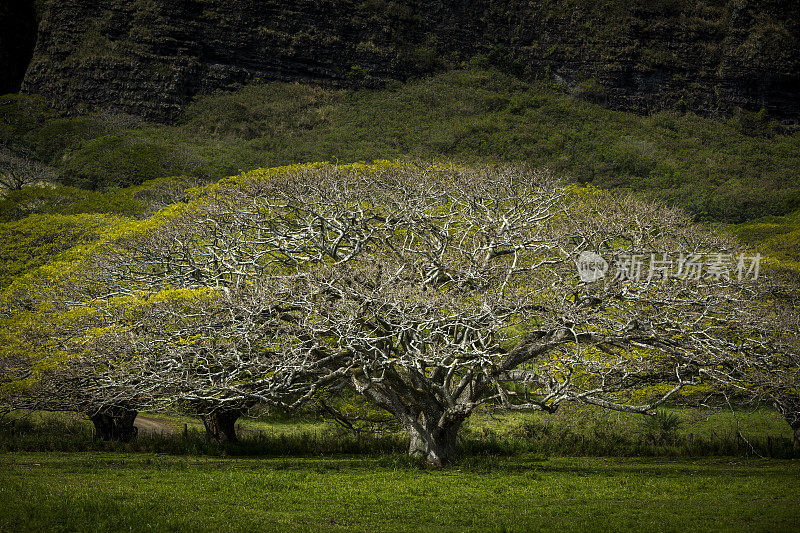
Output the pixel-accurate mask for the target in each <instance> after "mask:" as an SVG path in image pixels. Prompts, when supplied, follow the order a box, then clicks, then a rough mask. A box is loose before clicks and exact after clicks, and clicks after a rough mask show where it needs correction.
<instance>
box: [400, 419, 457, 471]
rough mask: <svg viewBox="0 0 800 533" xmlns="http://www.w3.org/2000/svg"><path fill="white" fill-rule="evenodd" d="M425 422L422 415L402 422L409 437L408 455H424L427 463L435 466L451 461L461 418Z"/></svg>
mask: <svg viewBox="0 0 800 533" xmlns="http://www.w3.org/2000/svg"><path fill="white" fill-rule="evenodd" d="M426 422H427V421H426V420H425V417H424V416H421V417H420V418H419V419H417V420H407V421H405V422H404V425H405V428H406V431H407V432H408V435H409V437H410V438H411V442H410V443H409V446H408V453H409V455H411V456H413V457H424V458H425V461H426V462H427V463H428V464H429V465H431V466H436V467H441V466H444V465H446V464H447V463H450V462H452V461H453V460H454V459H455V457H456V437H457V436H458V429H459V428H460V427H461V423H462V422H463V419H458V420H451V421H448V422H445V423H440V421H439V420H431V421H430V423H426Z"/></svg>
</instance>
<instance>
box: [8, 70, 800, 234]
mask: <svg viewBox="0 0 800 533" xmlns="http://www.w3.org/2000/svg"><path fill="white" fill-rule="evenodd" d="M0 141H4V142H7V143H10V142H13V143H16V144H20V145H24V146H26V147H29V148H30V149H31V150H33V152H34V154H35V157H36V158H37V159H39V160H41V161H42V162H45V163H48V164H51V165H53V166H56V167H57V168H58V169H59V172H60V175H61V182H62V184H64V185H72V186H79V187H83V188H90V189H94V190H102V189H107V188H109V187H126V186H130V185H136V184H139V183H141V182H143V181H145V180H148V179H153V178H158V177H165V176H173V175H176V174H184V175H190V176H196V177H199V178H204V179H209V180H215V179H219V178H222V177H224V176H227V175H231V174H236V173H237V172H239V171H240V170H248V169H251V168H256V167H270V166H277V165H284V164H291V163H298V162H306V161H324V160H329V161H342V162H350V161H359V160H362V161H363V160H373V159H379V158H392V157H400V156H414V157H421V158H425V159H432V158H441V159H452V160H459V161H467V162H508V161H526V162H528V163H530V164H532V165H534V166H537V167H545V166H547V167H550V168H552V169H554V170H556V171H557V172H559V173H561V174H564V175H565V176H567V177H569V178H571V179H574V180H577V181H581V182H590V183H592V184H594V185H596V186H598V187H603V188H605V187H614V188H625V189H629V190H633V191H637V192H641V193H643V194H648V195H651V196H653V197H655V198H658V199H662V200H665V201H667V202H669V203H672V204H676V205H681V206H683V207H685V208H686V209H688V210H689V211H691V212H692V213H694V214H696V215H697V216H698V217H699V218H701V219H704V220H714V221H725V222H742V221H745V220H749V219H753V218H757V217H761V216H766V215H784V214H786V213H789V212H790V211H792V210H794V209H797V208H798V207H800V184H798V182H797V180H796V175H795V172H796V170H795V169H797V168H798V167H800V155H798V154H800V133H797V132H794V133H792V132H787V131H785V130H784V129H782V128H781V127H779V126H778V125H777V124H776V123H774V122H772V121H770V119H769V117H768V116H766V115H765V114H763V113H760V114H759V113H756V114H753V113H748V112H744V111H741V112H739V113H738V114H736V115H735V116H734V117H732V118H731V119H729V120H728V121H726V122H719V121H715V120H712V119H706V118H701V117H699V116H697V115H694V114H691V113H686V114H681V113H677V112H661V113H657V114H655V115H652V116H649V117H641V116H637V115H632V114H628V113H622V112H615V111H609V110H607V109H604V108H603V107H601V106H599V105H596V104H593V103H590V102H587V101H585V100H582V99H581V98H579V97H576V96H573V95H571V94H569V93H567V92H564V91H562V90H560V89H559V88H557V87H553V86H542V85H534V84H529V83H524V82H521V81H519V80H517V79H515V78H512V77H509V76H506V75H504V74H501V73H499V72H497V71H486V70H463V71H453V72H449V73H445V74H441V75H438V76H435V77H432V78H427V79H424V80H420V81H416V82H412V83H409V84H406V85H397V86H393V87H390V88H388V89H384V90H378V91H367V90H362V91H347V90H333V89H323V88H319V87H314V86H308V85H299V84H283V83H275V84H267V85H252V86H247V87H244V88H242V89H241V90H238V91H234V92H230V93H222V94H218V95H215V96H208V97H204V98H200V99H198V100H197V101H196V102H195V103H193V104H192V105H190V106H189V107H188V108H187V109H186V110H185V113H184V116H183V119H182V122H181V124H180V125H178V126H154V125H149V124H145V123H141V122H139V121H137V120H136V119H133V118H130V117H119V116H107V115H89V116H82V117H72V118H65V117H60V116H57V115H56V114H55V113H54V112H53V111H52V110H51V109H49V108H48V107H47V106H46V105H45V104H44V103H43V102H42V101H40V100H38V99H36V98H30V97H20V96H6V97H4V98H3V99H2V100H0ZM67 194H69V193H68V192H67ZM99 203H100V205H97V206H95V207H94V208H92V207H87V209H103V207H102V203H103V202H99ZM110 209H113V207H112V208H110ZM0 216H2V217H3V218H6V219H7V218H9V214H7V208H6V209H0ZM12 216H19V214H18V213H17V214H15V215H12Z"/></svg>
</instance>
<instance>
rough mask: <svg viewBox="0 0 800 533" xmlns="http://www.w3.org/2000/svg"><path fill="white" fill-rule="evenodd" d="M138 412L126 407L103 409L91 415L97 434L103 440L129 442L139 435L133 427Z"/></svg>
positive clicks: (90, 418)
mask: <svg viewBox="0 0 800 533" xmlns="http://www.w3.org/2000/svg"><path fill="white" fill-rule="evenodd" d="M136 415H137V412H136V410H134V409H127V408H124V407H103V408H100V409H99V410H97V411H96V412H94V413H93V414H90V415H89V420H91V421H92V423H93V424H94V429H95V433H96V434H97V436H98V437H100V438H101V439H103V440H118V441H122V442H128V441H130V440H131V439H133V438H134V437H135V436H136V434H137V433H138V431H139V430H138V428H137V427H136V426H134V425H133V422H134V420H136Z"/></svg>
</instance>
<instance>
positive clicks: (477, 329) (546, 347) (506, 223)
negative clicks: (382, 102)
mask: <svg viewBox="0 0 800 533" xmlns="http://www.w3.org/2000/svg"><path fill="white" fill-rule="evenodd" d="M739 253H740V250H739V249H738V248H737V247H736V245H735V244H734V243H732V242H730V241H728V240H726V239H724V238H722V237H719V236H717V235H715V234H713V233H710V232H708V231H705V230H703V229H702V228H699V227H696V226H694V225H693V224H692V223H691V220H690V219H689V217H688V216H687V215H685V214H684V213H682V212H681V211H679V210H675V209H665V208H661V207H658V206H655V205H652V204H649V203H646V202H642V201H638V200H635V199H633V198H630V197H627V196H618V195H612V194H608V193H603V192H599V191H596V190H592V189H582V188H574V187H565V186H563V185H561V184H560V183H559V182H558V181H557V180H555V179H553V178H552V177H550V176H549V175H547V174H545V173H541V172H534V171H530V170H526V169H518V168H482V169H472V170H470V169H465V168H460V167H453V166H426V165H415V164H404V163H379V164H376V165H370V166H365V165H353V166H346V167H337V166H332V165H309V166H300V167H291V168H286V169H277V170H276V169H273V170H270V171H257V172H253V173H250V174H247V175H243V176H240V177H237V178H232V179H229V180H224V181H223V182H221V183H219V184H217V185H214V186H212V187H209V188H206V189H204V190H202V191H199V192H197V193H196V197H195V198H194V200H193V201H192V202H191V203H190V204H189V205H188V206H187V207H186V208H185V209H182V210H181V211H180V213H177V214H174V216H171V217H169V218H168V219H166V220H165V221H163V223H159V224H155V225H151V227H149V228H148V229H146V230H144V231H141V232H137V233H135V234H132V235H129V236H127V237H125V238H122V239H117V240H116V241H115V242H113V243H111V244H110V245H109V246H108V247H107V248H106V249H105V250H104V251H103V252H102V253H98V254H96V255H95V256H94V258H93V260H92V261H90V262H89V263H88V264H87V266H86V268H85V269H84V278H83V279H82V281H76V283H75V287H76V291H77V293H78V294H79V296H76V297H75V300H76V301H84V302H92V304H91V305H93V306H95V307H97V305H98V302H101V304H100V307H102V306H106V308H115V309H118V310H119V309H124V306H122V307H120V306H117V305H116V304H114V305H109V302H112V301H113V300H114V299H115V298H116V299H119V298H121V297H128V298H130V297H134V296H135V298H136V299H138V300H141V299H144V300H148V299H149V300H151V301H154V302H163V301H164V299H163V298H159V297H158V295H159V294H162V293H164V292H165V291H190V292H192V293H193V294H194V293H198V292H197V291H199V293H202V294H204V295H205V296H204V297H203V298H202V301H203V302H205V303H203V304H202V305H201V306H200V307H197V308H196V311H195V312H190V311H188V310H183V311H181V312H180V313H178V314H175V313H174V312H173V315H172V318H169V319H166V320H165V317H166V316H169V315H168V314H165V313H164V310H163V308H162V307H159V305H144V306H137V307H136V309H137V310H138V311H137V312H141V313H143V316H145V317H146V318H144V319H142V320H144V322H141V324H139V325H137V324H138V323H137V322H135V321H134V322H130V321H127V322H126V321H125V320H121V319H120V315H119V313H120V312H123V313H124V312H126V311H117V312H113V313H106V315H105V320H107V321H108V328H109V329H108V330H106V334H104V335H98V334H96V333H97V331H98V330H97V328H95V329H93V330H92V331H93V332H94V334H93V339H94V340H93V342H94V349H93V353H95V354H100V356H101V357H106V358H111V357H114V358H115V360H120V358H119V353H120V349H121V347H122V346H128V347H130V349H132V350H135V351H136V353H137V354H139V357H130V358H127V359H126V360H128V361H139V362H141V361H145V360H148V359H147V358H145V357H142V356H143V354H148V357H149V358H150V359H149V360H152V361H154V364H153V366H151V367H150V370H148V372H150V373H149V374H148V375H149V377H148V379H149V380H151V381H153V382H158V383H160V384H161V385H159V389H160V390H159V392H158V394H167V395H168V396H169V395H172V397H173V398H180V399H182V400H185V399H190V400H209V399H216V400H223V401H226V402H236V401H239V402H251V401H268V402H281V401H286V400H285V399H286V398H290V399H291V401H292V402H297V401H301V400H303V399H307V398H309V397H311V396H313V395H314V394H315V393H317V392H319V391H320V390H323V389H325V388H326V387H328V386H333V385H338V384H340V383H341V382H342V381H343V380H344V381H347V382H349V383H350V384H352V385H353V386H354V387H355V389H356V390H357V391H358V392H359V393H361V394H363V395H364V396H365V397H366V398H367V399H369V400H370V401H372V402H373V403H375V404H376V405H378V406H380V407H381V408H383V409H385V410H386V411H388V412H389V413H391V414H392V415H393V416H394V417H396V418H397V420H398V421H399V422H400V423H401V424H402V425H403V426H404V427H405V429H406V430H407V432H408V434H409V436H410V448H409V451H410V453H412V454H415V455H421V456H423V457H425V458H426V460H427V461H428V462H430V463H432V464H442V463H445V462H447V461H449V460H451V459H452V457H453V455H454V453H455V444H456V435H457V432H458V429H459V427H460V426H461V424H462V422H463V421H464V420H465V419H466V418H467V417H468V416H469V415H470V414H471V413H472V411H473V410H474V409H475V408H476V407H477V406H479V405H480V404H482V403H486V402H495V403H499V404H501V405H503V406H505V407H507V408H511V409H534V410H543V411H548V412H552V411H555V410H556V409H557V408H558V407H559V405H561V404H563V403H565V402H582V403H589V404H594V405H599V406H601V407H605V408H609V409H616V410H622V411H629V412H639V413H648V412H652V410H653V409H654V408H655V407H657V406H658V405H660V404H661V403H663V402H664V401H666V400H667V399H668V398H670V397H671V396H672V395H673V394H675V393H677V392H679V391H680V390H681V389H682V388H683V387H685V386H686V385H689V384H695V383H698V382H699V381H700V380H701V379H702V377H703V372H702V371H703V370H704V369H707V368H708V367H709V365H714V364H715V363H716V362H717V360H718V359H719V358H722V357H733V356H735V357H742V358H747V357H758V356H759V354H763V353H765V350H768V348H769V346H770V342H771V337H770V335H771V333H770V331H768V330H767V329H765V328H763V327H761V324H759V323H758V322H756V321H753V320H752V319H750V318H748V317H750V316H751V315H750V314H749V313H748V308H749V307H750V306H752V305H757V303H756V300H755V299H754V298H753V297H752V294H751V292H750V291H751V287H750V286H751V285H752V283H751V282H750V281H749V280H748V277H752V276H753V274H754V273H755V272H754V271H753V269H752V267H753V261H749V262H748V261H745V260H744V258H743V257H742V256H740V255H739ZM576 258H579V259H580V260H581V261H582V262H581V266H582V268H584V269H585V270H584V272H582V273H581V272H579V270H578V267H576ZM587 262H588V263H589V264H587ZM586 269H588V270H586ZM704 269H705V270H704ZM579 274H584V276H581V275H579ZM586 274H589V276H588V277H586ZM601 274H605V275H601ZM78 289H79V290H78ZM199 293H198V294H199ZM117 301H119V300H117ZM198 301H199V300H198ZM209 302H210V303H209ZM183 303H185V302H183ZM183 303H182V304H181V305H183ZM753 316H754V315H753ZM156 323H160V324H162V325H161V326H160V327H153V326H152V324H156ZM145 324H150V325H149V326H145ZM114 339H116V340H114ZM119 339H125V341H124V342H119ZM130 364H131V365H132V366H131V367H130V370H129V372H130V373H131V375H136V374H137V373H140V372H141V371H142V365H141V363H135V364H134V363H130ZM137 365H138V366H137ZM153 369H156V371H155V372H153V371H152V370H153ZM176 376H182V377H176ZM165 383H177V384H179V385H180V386H176V387H173V388H172V389H170V388H169V387H165V386H164V384H165ZM181 387H183V388H181ZM145 389H146V388H145Z"/></svg>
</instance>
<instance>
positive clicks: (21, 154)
mask: <svg viewBox="0 0 800 533" xmlns="http://www.w3.org/2000/svg"><path fill="white" fill-rule="evenodd" d="M57 176H58V174H57V172H56V170H55V169H54V168H52V167H49V166H47V165H44V164H42V163H39V162H38V161H35V160H34V159H33V158H32V155H31V153H30V151H29V150H27V149H24V148H18V147H16V148H15V147H10V146H8V145H2V146H0V186H2V187H3V188H5V189H6V190H9V191H17V190H20V189H22V188H23V187H25V186H26V185H31V184H33V183H37V182H45V183H52V182H54V181H55V180H56V178H57Z"/></svg>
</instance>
